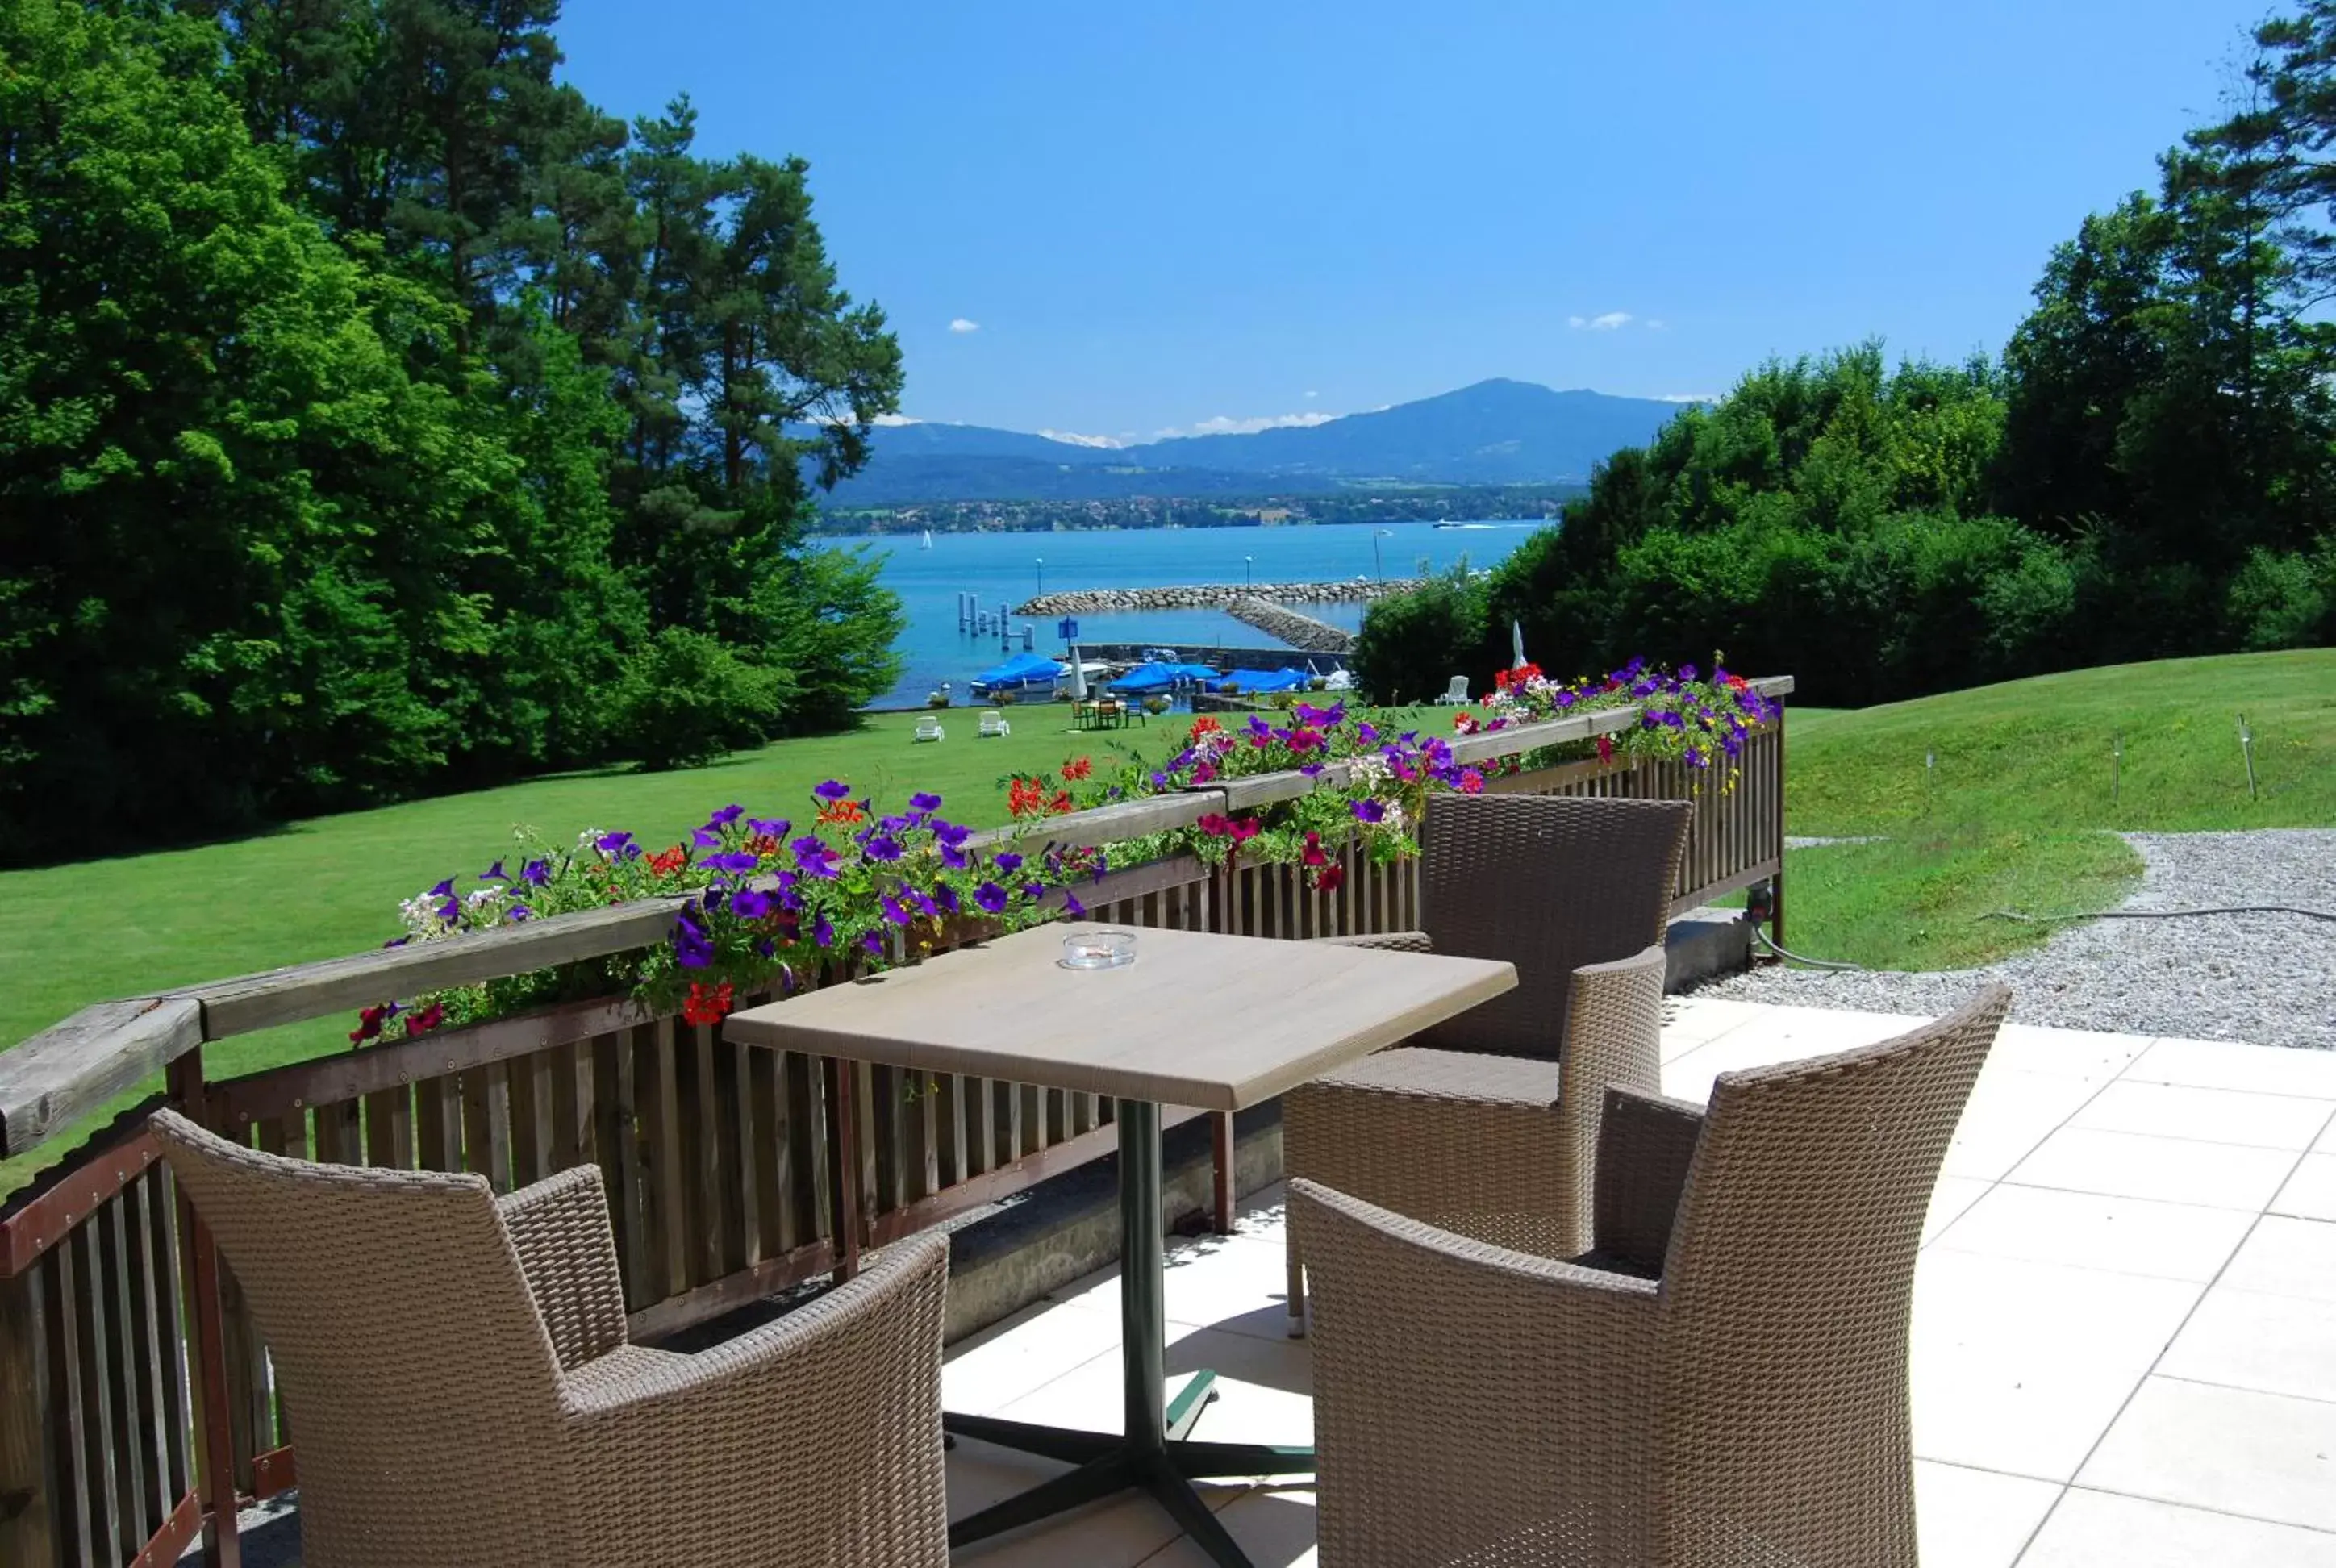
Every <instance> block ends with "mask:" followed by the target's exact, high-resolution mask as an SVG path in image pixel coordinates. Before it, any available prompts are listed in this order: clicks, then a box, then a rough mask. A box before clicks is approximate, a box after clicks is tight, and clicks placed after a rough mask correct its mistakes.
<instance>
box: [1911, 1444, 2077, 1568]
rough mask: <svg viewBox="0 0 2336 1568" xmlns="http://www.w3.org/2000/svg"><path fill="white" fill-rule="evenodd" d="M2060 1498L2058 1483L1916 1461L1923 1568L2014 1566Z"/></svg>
mask: <svg viewBox="0 0 2336 1568" xmlns="http://www.w3.org/2000/svg"><path fill="white" fill-rule="evenodd" d="M2059 1495H2060V1486H2059V1483H2058V1482H2054V1481H2035V1480H2030V1479H2029V1478H2028V1477H2027V1476H2024V1475H1996V1474H1994V1473H1993V1472H1991V1471H1987V1470H1971V1469H1967V1468H1965V1467H1964V1466H1961V1465H1942V1464H1939V1463H1937V1462H1936V1461H1934V1460H1930V1459H1917V1460H1915V1461H1914V1533H1915V1535H1916V1537H1917V1543H1918V1544H1919V1546H1920V1548H1921V1551H1922V1568H2012V1564H2013V1563H2016V1562H2018V1561H2019V1560H2020V1548H2021V1547H2023V1546H2025V1545H2027V1544H2028V1538H2029V1536H2030V1535H2032V1534H2035V1531H2036V1526H2037V1525H2038V1524H2040V1523H2042V1521H2043V1518H2044V1514H2045V1512H2046V1510H2048V1509H2049V1508H2050V1507H2051V1506H2052V1500H2053V1499H2054V1498H2056V1497H2058V1496H2059Z"/></svg>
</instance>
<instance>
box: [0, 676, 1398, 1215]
mask: <svg viewBox="0 0 2336 1568" xmlns="http://www.w3.org/2000/svg"><path fill="white" fill-rule="evenodd" d="M1006 711H1007V718H1008V720H1009V722H1010V723H1011V724H1012V726H1013V728H1014V733H1013V734H1012V735H1008V736H1006V737H1004V738H1002V739H991V740H982V741H977V740H976V739H975V738H974V715H973V714H972V713H970V712H967V711H962V710H959V711H953V712H951V713H949V715H947V716H946V724H947V728H948V738H947V739H946V740H944V741H942V742H941V743H939V745H916V744H914V743H913V742H912V741H911V740H910V730H911V729H912V728H913V726H914V724H915V719H914V717H913V716H910V715H907V714H886V715H880V716H875V717H872V718H871V719H870V720H869V722H868V724H867V726H866V727H865V728H863V729H861V730H859V731H856V732H854V733H852V734H849V735H829V736H820V737H815V738H812V739H805V740H793V741H784V742H781V743H779V744H778V745H771V746H766V747H764V748H763V749H761V750H759V751H754V752H746V753H742V754H740V755H736V756H734V757H731V758H729V759H727V760H726V761H724V762H721V763H717V764H715V765H713V766H711V767H706V768H698V769H693V770H691V771H688V772H685V773H665V774H628V773H593V774H566V775H562V776H560V777H556V778H548V779H539V780H535V781H532V782H530V783H527V784H512V785H509V786H507V787H505V788H502V789H494V790H482V791H479V792H477V793H474V794H461V795H447V796H442V797H440V798H438V799H434V800H426V801H414V802H411V803H407V804H404V805H395V806H385V807H383V808H381V809H380V810H377V811H368V812H352V813H346V814H345V815H341V816H332V817H321V818H317V819H316V820H314V821H310V822H303V823H291V824H289V825H287V826H286V827H283V828H281V829H279V830H277V831H275V832H272V833H263V834H260V835H258V836H255V837H251V838H246V839H239V840H233V841H229V842H220V843H214V844H206V845H202V846H200V847H199V848H194V849H184V850H165V851H160V852H155V853H151V854H142V855H127V856H120V857H116V858H113V859H109V860H100V861H88V862H81V863H78V864H73V865H63V866H53V867H47V868H44V869H41V870H37V871H21V872H0V1046H5V1045H8V1044H13V1043H14V1042H15V1041H17V1040H20V1039H22V1038H24V1037H25V1036H27V1035H30V1034H32V1033H34V1031H36V1030H39V1029H42V1028H45V1027H47V1026H49V1025H50V1024H53V1023H54V1022H56V1021H57V1020H58V1019H60V1018H64V1017H65V1016H66V1015H68V1014H70V1013H72V1012H73V1011H74V1010H76V1009H77V1008H83V1007H85V1006H87V1005H88V1004H89V1003H91V1002H93V1001H99V1000H102V999H103V998H108V997H119V996H137V995H142V994H146V993H149V992H151V991H154V990H158V989H166V988H169V987H171V986H176V985H188V984H192V983H195V982H198V981H201V980H209V979H220V978H223V977H225V976H229V975H235V974H241V973H245V972H247V971H249V970H253V969H269V968H273V967H275V966H277V965H281V964H293V963H301V962H305V961H307V960H309V959H326V958H335V957H337V956H339V955H341V954H344V953H353V952H358V951H362V950H365V949H366V948H369V947H372V946H374V945H375V944H376V943H378V942H380V941H382V940H384V939H385V938H387V937H390V936H392V935H394V934H395V933H396V930H397V904H398V901H400V900H401V899H404V898H408V897H410V896H412V895H413V894H414V892H415V891H418V890H420V889H423V888H426V887H428V886H429V885H430V884H431V883H432V882H434V881H437V880H438V879H439V878H441V877H443V876H447V875H450V874H453V875H458V876H462V877H466V878H467V877H470V876H474V875H476V874H477V873H478V872H481V871H482V870H484V869H485V868H486V866H487V865H488V864H489V863H490V862H492V861H494V860H495V859H496V858H497V857H498V856H500V855H501V854H503V853H504V852H506V851H507V850H508V849H509V848H510V846H511V830H512V828H513V827H514V826H516V825H519V824H527V825H530V826H532V827H535V828H538V829H540V830H541V831H542V833H544V834H545V835H546V836H547V837H550V838H552V839H555V840H560V839H565V838H567V837H569V836H570V835H572V834H574V833H577V832H579V831H580V830H581V829H583V828H586V827H601V828H619V827H621V828H628V829H630V830H632V831H633V832H634V833H638V835H639V836H640V837H641V838H642V840H643V841H645V842H649V843H651V844H656V843H659V842H669V841H671V840H673V839H675V838H677V837H678V836H680V835H681V834H683V833H686V832H687V831H688V830H689V829H690V828H691V827H694V826H695V825H696V824H697V823H700V822H703V821H704V820H705V819H706V813H709V812H711V811H712V810H714V809H715V807H717V806H720V805H723V804H725V803H727V802H730V801H738V802H741V803H744V804H745V805H746V806H747V807H748V808H749V809H751V810H754V812H756V813H758V814H759V813H767V814H770V815H793V816H797V817H800V816H801V815H803V810H804V807H805V804H806V802H807V798H808V796H809V794H810V791H811V787H812V785H813V784H817V783H819V782H820V781H821V780H822V779H827V778H841V779H843V780H844V781H846V782H847V783H849V784H852V785H853V786H854V787H855V788H858V789H860V790H862V791H864V792H871V793H872V794H873V795H874V797H875V798H876V799H877V800H879V801H880V802H890V803H904V802H905V801H906V800H907V799H908V797H909V795H910V794H912V793H914V792H915V791H918V790H931V791H934V792H936V793H938V794H940V795H941V797H942V798H943V800H944V802H945V803H946V808H945V809H947V811H948V812H949V814H950V815H952V816H957V817H959V818H960V820H964V821H967V822H970V823H975V824H976V825H981V826H987V825H988V824H990V823H997V822H1002V821H1004V820H1005V817H1006V796H1005V791H1004V790H1003V789H1002V788H1000V787H999V782H998V781H999V780H1000V779H1002V778H1003V777H1004V776H1005V775H1006V774H1008V773H1014V772H1035V771H1037V770H1041V769H1049V770H1050V769H1053V768H1056V767H1057V766H1059V765H1061V764H1062V762H1063V761H1064V760H1065V759H1066V758H1067V757H1072V756H1077V755H1093V756H1095V758H1097V760H1098V761H1101V760H1103V759H1105V758H1106V757H1107V756H1109V755H1112V754H1113V753H1114V752H1134V753H1142V754H1144V755H1158V754H1160V753H1161V752H1162V751H1163V749H1164V746H1165V743H1166V740H1167V737H1168V733H1169V731H1168V727H1167V726H1168V724H1169V722H1170V721H1165V720H1163V721H1162V722H1161V723H1159V724H1155V725H1152V726H1144V725H1138V726H1134V727H1132V728H1129V729H1125V730H1110V731H1105V732H1101V733H1082V734H1077V735H1073V734H1070V733H1068V732H1067V716H1066V710H1064V709H1062V708H1058V707H1053V706H1047V705H1044V704H1025V705H1021V706H1015V707H1012V708H1009V709H1007V710H1006ZM1410 722H1413V723H1417V724H1422V725H1425V724H1427V723H1430V722H1433V721H1432V720H1431V719H1430V718H1429V717H1428V716H1426V714H1425V713H1419V714H1415V715H1414V716H1412V717H1411V719H1410ZM348 1027H349V1026H348V1024H347V1023H346V1022H344V1021H341V1020H337V1019H332V1018H324V1019H317V1020H315V1021H313V1022H310V1023H306V1024H297V1025H292V1026H288V1027H284V1028H280V1029H271V1030H268V1031H267V1032H265V1033H262V1034H256V1035H248V1036H242V1037H238V1038H236V1039H232V1040H227V1041H222V1042H220V1043H219V1044H218V1045H215V1046H212V1047H209V1048H208V1050H207V1052H206V1066H208V1068H209V1071H210V1073H211V1074H212V1076H230V1075H233V1074H237V1073H244V1072H251V1071H256V1070H258V1069H259V1068H261V1067H264V1066H273V1065H275V1064H277V1063H278V1062H286V1061H293V1060H297V1059H299V1058H300V1057H310V1056H316V1055H318V1054H320V1053H322V1052H324V1051H326V1050H332V1049H345V1048H346V1043H347V1042H346V1032H347V1029H348ZM124 1103H126V1101H125V1102H124ZM56 1147H57V1145H55V1144H52V1145H50V1147H49V1149H48V1150H46V1151H44V1152H42V1153H40V1154H37V1155H32V1156H21V1157H19V1158H18V1159H16V1160H14V1161H5V1162H0V1193H6V1192H7V1191H9V1190H10V1189H11V1188H13V1187H15V1185H17V1184H18V1183H20V1182H21V1181H22V1180H23V1179H24V1177H25V1176H26V1175H29V1174H31V1172H32V1171H33V1170H34V1169H36V1168H38V1166H39V1165H43V1164H47V1163H48V1162H49V1161H50V1160H51V1159H53V1158H54V1151H55V1148H56Z"/></svg>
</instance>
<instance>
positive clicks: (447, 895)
mask: <svg viewBox="0 0 2336 1568" xmlns="http://www.w3.org/2000/svg"><path fill="white" fill-rule="evenodd" d="M430 896H431V897H432V898H433V899H451V898H453V896H454V879H453V877H448V878H447V879H446V880H445V881H443V882H440V883H439V884H438V885H437V886H436V887H434V888H432V889H431V890H430Z"/></svg>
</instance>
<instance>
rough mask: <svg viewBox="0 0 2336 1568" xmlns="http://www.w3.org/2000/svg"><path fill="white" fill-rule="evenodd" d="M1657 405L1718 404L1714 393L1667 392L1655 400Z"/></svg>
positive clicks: (1717, 397)
mask: <svg viewBox="0 0 2336 1568" xmlns="http://www.w3.org/2000/svg"><path fill="white" fill-rule="evenodd" d="M1655 401H1656V402H1657V403H1718V401H1719V394H1718V393H1716V392H1667V393H1664V394H1662V395H1661V396H1660V397H1658V398H1656V399H1655Z"/></svg>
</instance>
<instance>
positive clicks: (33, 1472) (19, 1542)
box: [0, 1259, 64, 1568]
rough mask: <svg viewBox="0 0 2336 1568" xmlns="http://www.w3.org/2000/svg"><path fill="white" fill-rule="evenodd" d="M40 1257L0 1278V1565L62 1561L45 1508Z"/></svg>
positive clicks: (51, 1488) (49, 1485) (51, 1478)
mask: <svg viewBox="0 0 2336 1568" xmlns="http://www.w3.org/2000/svg"><path fill="white" fill-rule="evenodd" d="M48 1267H49V1265H48V1262H47V1261H46V1260H45V1259H44V1260H42V1261H38V1262H35V1263H34V1265H33V1267H32V1268H31V1269H29V1270H27V1271H24V1273H22V1274H18V1275H16V1276H15V1277H14V1278H12V1279H0V1563H24V1564H26V1568H33V1565H34V1564H46V1563H62V1562H63V1561H64V1543H63V1540H61V1539H60V1537H59V1534H58V1529H57V1524H58V1521H57V1519H56V1516H55V1514H54V1511H53V1510H52V1507H51V1500H52V1499H53V1498H54V1497H55V1495H56V1493H57V1475H56V1464H55V1460H54V1457H53V1456H51V1454H50V1451H49V1441H48V1437H49V1428H50V1409H49V1365H48V1359H49V1358H48V1339H49V1333H48V1324H47V1322H46V1320H45V1319H44V1315H43V1311H42V1305H41V1287H42V1276H43V1275H44V1273H45V1272H46V1271H47V1270H48Z"/></svg>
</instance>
